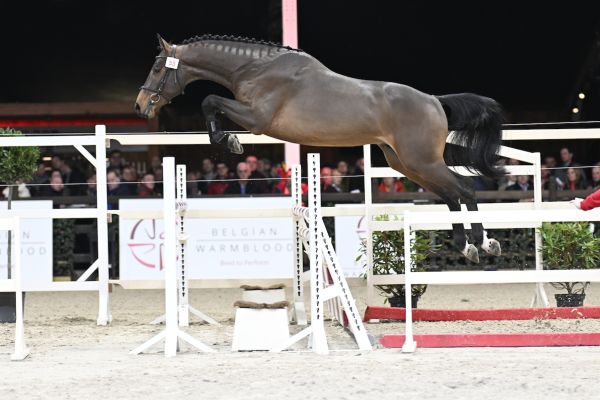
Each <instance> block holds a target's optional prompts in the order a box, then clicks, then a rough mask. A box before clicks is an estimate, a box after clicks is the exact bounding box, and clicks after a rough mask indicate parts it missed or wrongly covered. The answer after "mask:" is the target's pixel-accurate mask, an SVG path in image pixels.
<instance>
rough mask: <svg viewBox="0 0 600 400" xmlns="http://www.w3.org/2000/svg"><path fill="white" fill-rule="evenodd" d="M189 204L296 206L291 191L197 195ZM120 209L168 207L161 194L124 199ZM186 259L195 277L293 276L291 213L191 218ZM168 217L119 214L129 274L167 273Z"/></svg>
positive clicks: (124, 270)
mask: <svg viewBox="0 0 600 400" xmlns="http://www.w3.org/2000/svg"><path fill="white" fill-rule="evenodd" d="M187 203H188V204H187V205H188V210H193V209H202V210H206V209H239V208H245V209H247V208H287V207H289V208H291V207H292V200H291V198H290V197H271V198H231V199H230V198H218V199H217V198H196V199H188V200H187ZM119 209H120V210H162V200H160V199H135V200H131V199H129V200H120V201H119ZM185 232H186V234H187V235H188V236H189V239H188V241H187V246H186V254H185V265H186V272H187V276H188V278H189V279H261V278H291V277H292V269H293V263H292V262H293V253H292V219H291V218H227V219H216V218H209V219H200V218H186V220H185ZM163 237H164V230H163V224H162V219H157V220H154V219H125V218H120V219H119V238H120V239H119V240H120V244H119V246H120V247H119V249H120V252H119V253H120V257H119V261H120V262H119V268H120V279H123V280H158V279H163V273H162V259H161V257H162V246H163Z"/></svg>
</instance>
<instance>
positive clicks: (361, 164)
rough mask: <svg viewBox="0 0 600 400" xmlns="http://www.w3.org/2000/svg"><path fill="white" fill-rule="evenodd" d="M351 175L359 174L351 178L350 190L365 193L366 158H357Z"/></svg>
mask: <svg viewBox="0 0 600 400" xmlns="http://www.w3.org/2000/svg"><path fill="white" fill-rule="evenodd" d="M351 175H357V176H355V177H352V178H350V183H349V184H348V190H349V191H350V193H363V192H364V191H365V177H364V175H365V159H364V158H359V159H358V160H356V163H355V165H354V169H353V170H352V172H351Z"/></svg>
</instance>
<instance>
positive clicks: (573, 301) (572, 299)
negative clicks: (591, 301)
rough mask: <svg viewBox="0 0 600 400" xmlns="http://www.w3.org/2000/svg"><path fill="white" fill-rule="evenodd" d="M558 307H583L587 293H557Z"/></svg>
mask: <svg viewBox="0 0 600 400" xmlns="http://www.w3.org/2000/svg"><path fill="white" fill-rule="evenodd" d="M554 298H555V299H556V306H557V307H581V306H583V300H584V299H585V294H555V295H554Z"/></svg>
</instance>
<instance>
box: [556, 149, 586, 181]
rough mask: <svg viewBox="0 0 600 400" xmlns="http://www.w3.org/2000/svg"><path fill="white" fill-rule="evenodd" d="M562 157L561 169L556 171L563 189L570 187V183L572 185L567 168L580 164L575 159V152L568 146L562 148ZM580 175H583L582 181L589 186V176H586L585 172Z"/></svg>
mask: <svg viewBox="0 0 600 400" xmlns="http://www.w3.org/2000/svg"><path fill="white" fill-rule="evenodd" d="M560 159H561V163H560V167H561V169H559V170H557V171H556V177H557V178H558V179H559V181H557V182H558V184H559V185H560V187H561V188H562V189H568V187H569V186H568V185H570V183H568V181H569V177H568V176H567V174H568V172H567V168H569V167H579V166H580V165H579V164H577V163H576V162H575V161H574V155H573V152H572V151H571V150H569V148H568V147H563V148H561V149H560ZM580 175H581V178H580V179H581V181H583V183H584V185H585V187H587V177H586V176H585V173H584V172H581V173H580Z"/></svg>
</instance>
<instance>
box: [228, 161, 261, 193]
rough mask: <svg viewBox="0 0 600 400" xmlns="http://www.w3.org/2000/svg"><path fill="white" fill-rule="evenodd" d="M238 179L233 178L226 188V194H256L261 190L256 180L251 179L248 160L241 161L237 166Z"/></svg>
mask: <svg viewBox="0 0 600 400" xmlns="http://www.w3.org/2000/svg"><path fill="white" fill-rule="evenodd" d="M236 172H237V178H238V180H232V181H231V182H229V185H227V189H225V193H226V194H256V193H261V192H260V191H259V188H258V185H257V184H256V181H251V180H249V178H250V167H249V166H248V163H246V162H243V161H242V162H240V163H238V165H237V168H236Z"/></svg>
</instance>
